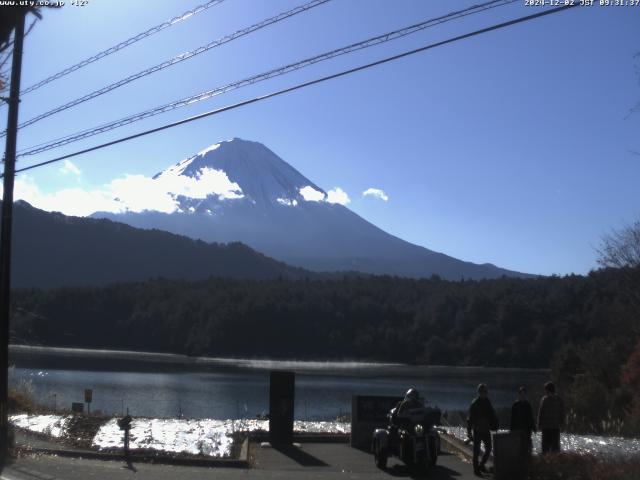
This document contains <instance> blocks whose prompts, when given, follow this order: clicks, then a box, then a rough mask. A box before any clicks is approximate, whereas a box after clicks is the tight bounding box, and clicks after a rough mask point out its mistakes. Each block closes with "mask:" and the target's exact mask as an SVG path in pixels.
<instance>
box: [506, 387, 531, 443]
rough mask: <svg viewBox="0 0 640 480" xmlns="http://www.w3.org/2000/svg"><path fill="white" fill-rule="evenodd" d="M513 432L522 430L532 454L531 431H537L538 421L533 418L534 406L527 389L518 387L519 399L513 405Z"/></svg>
mask: <svg viewBox="0 0 640 480" xmlns="http://www.w3.org/2000/svg"><path fill="white" fill-rule="evenodd" d="M510 430H511V431H512V432H521V433H522V436H523V438H524V442H525V446H526V448H527V453H528V454H531V450H532V447H533V444H532V442H531V433H532V432H535V431H536V422H535V420H534V418H533V408H531V404H530V403H529V400H527V389H526V388H525V387H520V388H518V400H516V401H515V402H514V404H513V406H512V407H511V428H510Z"/></svg>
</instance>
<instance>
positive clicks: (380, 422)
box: [351, 395, 403, 451]
mask: <svg viewBox="0 0 640 480" xmlns="http://www.w3.org/2000/svg"><path fill="white" fill-rule="evenodd" d="M402 398H403V397H383V396H378V395H354V396H353V398H352V400H351V446H352V447H356V448H361V449H363V450H367V451H368V450H369V449H370V448H371V439H372V437H373V432H374V431H375V429H376V428H384V427H386V426H387V423H388V419H387V415H388V414H389V412H390V411H391V409H392V408H393V407H395V406H396V405H397V404H398V402H400V401H401V400H402Z"/></svg>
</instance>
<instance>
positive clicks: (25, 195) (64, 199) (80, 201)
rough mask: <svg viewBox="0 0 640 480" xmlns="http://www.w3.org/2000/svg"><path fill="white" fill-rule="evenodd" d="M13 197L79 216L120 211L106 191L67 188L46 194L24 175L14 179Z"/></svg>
mask: <svg viewBox="0 0 640 480" xmlns="http://www.w3.org/2000/svg"><path fill="white" fill-rule="evenodd" d="M14 198H15V199H16V200H24V201H26V202H29V203H30V204H31V205H33V206H35V207H38V208H41V209H43V210H47V211H50V212H62V213H64V214H66V215H75V216H81V217H82V216H86V215H90V214H91V213H93V212H96V211H103V210H106V211H111V212H118V211H122V208H121V207H119V206H118V205H117V203H116V202H114V200H113V199H112V197H110V196H109V194H108V193H107V192H103V191H97V190H96V191H85V190H83V189H81V188H68V189H65V190H60V191H58V192H55V193H51V194H47V193H43V192H42V191H41V190H40V188H39V187H38V186H37V185H36V184H35V183H34V182H33V180H32V179H31V178H30V177H28V176H26V175H24V176H22V177H20V178H17V179H16V183H15V195H14Z"/></svg>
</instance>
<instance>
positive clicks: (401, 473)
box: [386, 453, 462, 480]
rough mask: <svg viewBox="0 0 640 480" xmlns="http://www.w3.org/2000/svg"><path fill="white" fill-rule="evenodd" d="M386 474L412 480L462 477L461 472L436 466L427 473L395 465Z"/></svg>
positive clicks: (402, 465) (444, 479) (447, 479)
mask: <svg viewBox="0 0 640 480" xmlns="http://www.w3.org/2000/svg"><path fill="white" fill-rule="evenodd" d="M444 455H447V454H446V453H442V454H440V456H444ZM386 472H387V473H388V474H389V475H391V476H392V477H403V478H411V479H412V480H421V479H427V478H428V479H429V480H455V479H458V478H459V477H461V476H462V474H461V473H460V472H456V471H455V470H451V469H450V468H448V467H445V466H444V465H436V466H435V467H433V468H430V469H429V470H427V471H420V470H417V469H416V468H415V467H413V468H412V467H408V466H407V465H404V464H395V465H393V466H392V467H390V468H387V469H386Z"/></svg>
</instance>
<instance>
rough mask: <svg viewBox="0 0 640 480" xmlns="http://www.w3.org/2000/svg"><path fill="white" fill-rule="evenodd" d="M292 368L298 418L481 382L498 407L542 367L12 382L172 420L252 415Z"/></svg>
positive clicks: (64, 376) (534, 387)
mask: <svg viewBox="0 0 640 480" xmlns="http://www.w3.org/2000/svg"><path fill="white" fill-rule="evenodd" d="M273 368H278V369H291V370H294V371H296V373H297V374H296V392H295V395H296V409H295V417H296V419H298V420H328V419H334V418H336V417H337V416H338V415H341V414H344V413H348V412H349V411H350V410H351V397H352V395H356V394H358V395H366V394H369V395H396V396H400V395H402V394H403V393H404V392H405V391H406V390H407V389H408V388H409V387H412V386H413V387H416V388H418V389H419V391H420V392H421V394H422V395H423V396H424V397H425V398H426V399H427V400H428V402H429V403H431V404H434V405H437V406H439V407H440V408H442V409H445V410H453V409H456V410H457V409H465V408H467V407H468V405H469V402H470V401H471V399H472V398H473V396H474V394H475V387H476V386H477V384H478V383H479V382H485V383H487V384H489V388H490V395H491V398H492V400H493V402H494V405H495V406H496V407H499V406H510V405H511V403H512V402H513V400H514V396H515V393H514V392H515V389H516V388H517V386H518V385H526V386H528V387H529V389H530V391H531V392H532V396H534V395H537V393H536V392H538V391H541V386H542V384H543V383H544V382H545V381H546V380H547V376H548V374H547V372H545V371H539V370H517V369H490V368H459V367H415V366H404V365H391V364H371V363H349V362H334V363H323V362H273V361H250V360H246V361H242V360H240V361H239V360H226V359H217V360H209V365H208V367H207V371H199V372H171V373H167V372H165V373H163V372H120V371H104V370H103V371H91V370H64V369H47V368H20V367H14V368H12V369H11V372H10V382H11V384H12V385H14V386H16V385H23V386H26V387H27V388H31V389H32V390H33V394H34V396H35V398H36V399H37V400H38V401H39V402H41V403H43V404H46V405H50V406H51V407H56V408H67V409H68V408H70V406H71V403H72V402H82V401H83V398H84V396H83V392H84V389H85V388H91V389H93V403H92V404H91V408H92V410H94V411H95V410H102V411H103V412H105V413H108V414H114V413H115V414H120V413H122V411H123V410H126V409H127V408H129V411H130V413H131V414H132V415H136V416H148V417H161V418H172V417H177V416H178V415H179V414H180V413H182V415H183V416H184V417H187V418H214V419H228V418H255V416H256V414H260V413H265V412H267V411H268V408H269V371H270V369H273Z"/></svg>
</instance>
